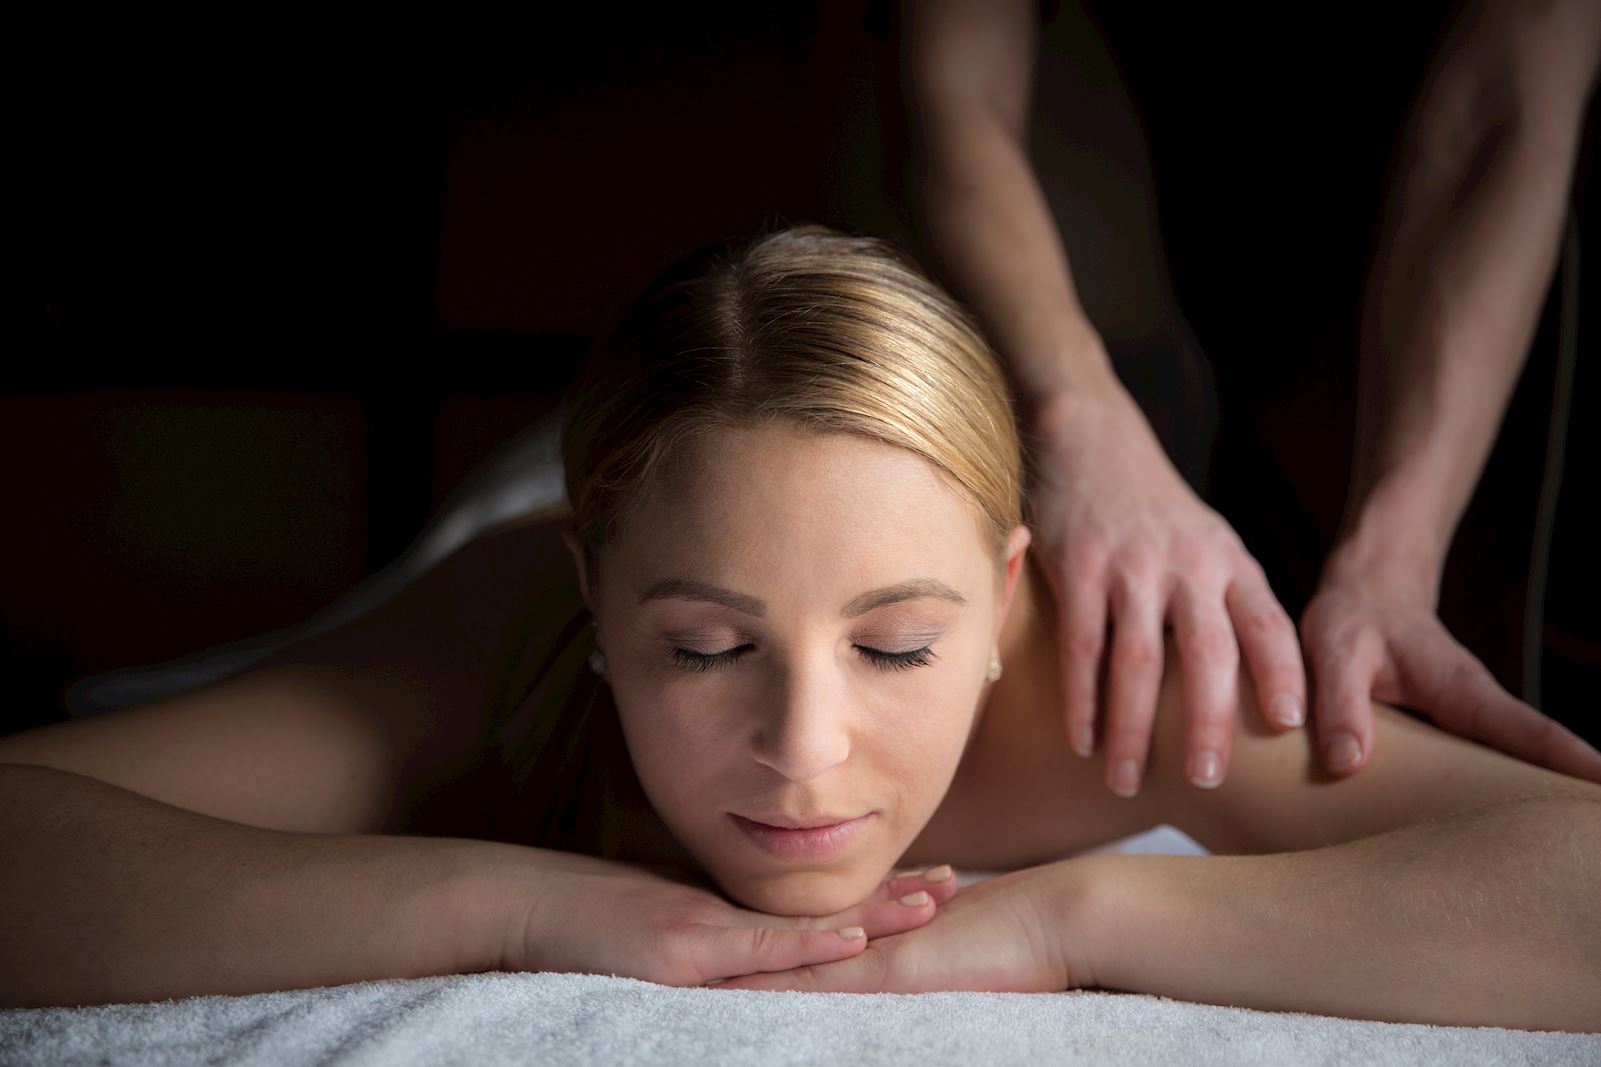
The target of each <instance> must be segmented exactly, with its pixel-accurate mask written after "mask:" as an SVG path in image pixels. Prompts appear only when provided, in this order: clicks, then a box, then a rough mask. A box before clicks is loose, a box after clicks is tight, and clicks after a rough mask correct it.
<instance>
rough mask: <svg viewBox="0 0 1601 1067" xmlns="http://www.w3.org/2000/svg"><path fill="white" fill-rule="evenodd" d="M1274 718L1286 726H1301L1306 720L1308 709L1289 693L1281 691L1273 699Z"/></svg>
mask: <svg viewBox="0 0 1601 1067" xmlns="http://www.w3.org/2000/svg"><path fill="white" fill-rule="evenodd" d="M1273 718H1275V719H1277V720H1278V721H1279V723H1281V724H1282V725H1284V726H1299V725H1301V724H1302V723H1303V722H1305V721H1306V709H1305V708H1303V707H1301V702H1300V701H1299V700H1297V699H1295V698H1294V697H1292V696H1291V695H1290V694H1288V693H1280V694H1279V696H1278V699H1276V700H1274V701H1273Z"/></svg>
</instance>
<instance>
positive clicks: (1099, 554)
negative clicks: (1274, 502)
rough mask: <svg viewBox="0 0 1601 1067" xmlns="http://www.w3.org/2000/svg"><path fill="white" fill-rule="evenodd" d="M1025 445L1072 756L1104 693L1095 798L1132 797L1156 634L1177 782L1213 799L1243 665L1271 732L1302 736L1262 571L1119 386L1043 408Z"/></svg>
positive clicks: (1289, 630) (1283, 629)
mask: <svg viewBox="0 0 1601 1067" xmlns="http://www.w3.org/2000/svg"><path fill="white" fill-rule="evenodd" d="M1034 430H1035V435H1036V448H1037V453H1038V457H1039V459H1038V462H1039V468H1040V469H1039V477H1038V483H1039V485H1038V491H1037V493H1036V498H1035V503H1034V519H1035V523H1036V526H1037V530H1036V532H1037V534H1038V537H1039V540H1040V543H1041V545H1042V548H1041V556H1042V559H1041V562H1042V566H1043V569H1044V572H1045V574H1046V576H1047V577H1048V579H1049V580H1050V582H1051V585H1052V587H1053V589H1054V591H1055V593H1056V597H1057V605H1058V609H1059V617H1060V619H1061V628H1060V633H1061V641H1062V652H1061V661H1062V692H1063V697H1064V700H1065V702H1066V705H1067V707H1066V718H1067V731H1068V740H1069V743H1070V744H1071V745H1072V746H1073V749H1074V751H1076V752H1077V753H1078V754H1079V755H1081V756H1089V755H1091V754H1092V752H1093V751H1094V745H1095V717H1096V708H1097V707H1098V706H1099V705H1098V699H1099V698H1101V694H1099V693H1098V692H1097V689H1098V687H1099V686H1100V685H1101V684H1103V683H1102V679H1103V678H1104V679H1105V681H1104V684H1105V686H1106V690H1107V691H1106V693H1105V694H1104V704H1105V707H1106V721H1105V723H1104V725H1103V732H1102V737H1103V741H1104V745H1105V767H1106V776H1107V785H1108V786H1109V787H1110V788H1111V789H1112V790H1113V791H1114V792H1116V793H1119V794H1121V795H1125V796H1132V795H1133V794H1134V792H1135V791H1137V789H1138V787H1139V783H1140V779H1141V777H1142V774H1143V770H1144V767H1145V758H1146V753H1147V751H1148V749H1149V747H1150V739H1151V730H1152V722H1153V720H1154V718H1155V714H1156V699H1157V693H1158V690H1159V688H1160V686H1161V681H1162V665H1163V629H1164V623H1166V624H1170V625H1171V626H1172V628H1173V634H1174V638H1175V641H1176V644H1177V646H1178V649H1179V659H1180V664H1181V669H1182V672H1183V693H1184V714H1185V717H1186V719H1187V720H1188V729H1187V744H1186V753H1187V756H1186V760H1187V763H1186V767H1185V777H1186V778H1188V779H1189V780H1190V781H1192V782H1194V783H1195V784H1196V785H1199V786H1205V787H1212V786H1216V785H1218V784H1219V783H1220V782H1222V780H1223V777H1224V775H1225V773H1226V772H1227V770H1228V761H1229V750H1230V738H1231V737H1232V736H1233V731H1234V722H1233V716H1234V709H1235V707H1236V703H1237V701H1236V693H1235V689H1236V678H1237V671H1238V668H1239V661H1240V657H1241V655H1242V654H1243V656H1244V658H1245V663H1246V667H1247V668H1248V670H1249V671H1250V677H1251V680H1252V681H1253V683H1254V684H1255V686H1256V690H1257V692H1258V693H1260V694H1262V708H1263V710H1264V711H1265V712H1266V713H1267V717H1268V720H1269V722H1270V723H1272V724H1273V725H1275V726H1278V727H1281V728H1290V727H1293V726H1298V725H1300V724H1301V723H1302V722H1303V721H1305V707H1306V675H1305V671H1304V668H1303V667H1302V663H1301V650H1300V646H1299V644H1298V643H1297V641H1296V636H1295V627H1294V624H1293V623H1292V622H1291V621H1290V618H1289V616H1288V614H1287V613H1286V612H1285V611H1284V609H1283V608H1282V607H1280V606H1279V602H1278V599H1277V598H1276V597H1275V596H1274V595H1273V591H1272V590H1271V589H1270V588H1269V586H1268V583H1267V579H1266V577H1265V576H1264V574H1263V572H1262V568H1261V566H1260V565H1258V564H1257V562H1256V560H1255V559H1253V558H1252V557H1251V555H1250V553H1249V552H1247V551H1246V549H1245V546H1244V545H1243V544H1242V543H1241V541H1240V539H1239V537H1238V536H1237V535H1236V534H1235V533H1234V530H1233V529H1232V528H1231V527H1230V526H1229V525H1228V523H1227V522H1225V521H1224V520H1223V518H1222V517H1221V516H1219V515H1218V514H1217V513H1216V512H1215V511H1213V510H1212V509H1211V508H1209V507H1207V506H1206V505H1205V504H1204V503H1202V502H1201V500H1200V499H1199V498H1198V497H1196V495H1195V494H1194V493H1193V492H1192V491H1191V490H1190V488H1189V486H1188V485H1187V484H1185V482H1184V480H1183V478H1182V477H1180V475H1179V473H1178V472H1177V471H1176V470H1175V469H1174V468H1173V465H1172V464H1171V463H1170V462H1169V461H1168V459H1167V456H1166V455H1165V454H1164V453H1163V451H1162V446H1161V444H1160V443H1159V442H1158V441H1157V439H1156V436H1155V435H1154V434H1153V433H1152V432H1151V429H1150V426H1149V424H1148V423H1147V422H1146V421H1145V417H1144V415H1143V413H1141V411H1140V410H1139V407H1138V405H1136V404H1135V403H1134V401H1133V399H1132V398H1131V397H1129V396H1128V394H1127V393H1125V392H1123V391H1122V390H1121V388H1120V387H1116V386H1112V387H1110V388H1108V389H1104V390H1101V391H1099V392H1094V393H1090V392H1085V391H1082V390H1081V391H1078V392H1074V393H1060V394H1057V397H1056V398H1055V399H1053V400H1050V401H1048V402H1047V403H1045V404H1043V405H1040V406H1039V408H1038V413H1037V415H1036V418H1035V420H1034ZM1108 623H1110V626H1108ZM1103 657H1104V658H1105V661H1106V667H1107V669H1106V673H1105V675H1102V673H1101V666H1102V660H1103Z"/></svg>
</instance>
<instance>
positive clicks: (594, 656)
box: [589, 648, 606, 678]
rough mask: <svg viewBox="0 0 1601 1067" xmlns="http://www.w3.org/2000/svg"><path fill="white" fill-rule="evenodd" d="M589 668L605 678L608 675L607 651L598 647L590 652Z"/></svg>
mask: <svg viewBox="0 0 1601 1067" xmlns="http://www.w3.org/2000/svg"><path fill="white" fill-rule="evenodd" d="M589 669H590V670H592V671H594V672H595V673H596V674H598V675H600V676H601V677H602V678H604V677H605V676H606V653H604V652H602V651H601V650H600V649H598V648H597V649H595V651H593V652H591V653H590V654H589Z"/></svg>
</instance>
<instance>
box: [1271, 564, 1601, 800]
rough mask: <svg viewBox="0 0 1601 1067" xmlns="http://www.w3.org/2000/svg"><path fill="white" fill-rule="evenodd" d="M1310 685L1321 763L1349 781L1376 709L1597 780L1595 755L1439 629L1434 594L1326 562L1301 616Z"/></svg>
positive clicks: (1600, 776) (1368, 745)
mask: <svg viewBox="0 0 1601 1067" xmlns="http://www.w3.org/2000/svg"><path fill="white" fill-rule="evenodd" d="M1301 640H1302V641H1303V643H1304V644H1305V646H1306V658H1307V662H1308V664H1309V665H1310V666H1311V668H1312V677H1313V679H1314V683H1315V685H1316V698H1315V700H1314V702H1313V705H1312V707H1313V717H1314V718H1315V719H1316V721H1317V735H1318V748H1319V750H1320V751H1321V752H1322V754H1323V762H1324V765H1325V766H1327V767H1328V769H1329V771H1330V772H1331V773H1333V774H1337V775H1349V774H1355V773H1356V772H1357V771H1358V770H1360V769H1361V768H1362V767H1363V765H1365V764H1366V763H1367V761H1368V759H1369V757H1370V756H1372V754H1373V701H1375V700H1377V701H1382V702H1383V703H1386V704H1392V705H1395V706H1397V707H1403V708H1407V709H1410V710H1413V711H1417V712H1420V713H1422V714H1425V715H1427V716H1428V717H1429V718H1430V719H1432V720H1433V721H1434V723H1435V724H1436V725H1437V726H1439V727H1441V728H1442V729H1445V730H1450V731H1451V732H1452V733H1455V734H1460V735H1462V736H1463V737H1471V738H1473V739H1474V740H1476V741H1482V742H1483V743H1485V744H1487V745H1491V746H1493V747H1495V748H1498V749H1500V750H1501V751H1503V752H1506V753H1508V754H1510V755H1513V756H1517V757H1518V758H1519V759H1522V760H1525V761H1527V762H1529V763H1533V764H1537V765H1539V766H1542V767H1548V768H1550V769H1551V770H1553V771H1559V772H1561V773H1563V774H1570V775H1573V776H1574V777H1576V778H1587V779H1589V780H1590V781H1592V782H1601V752H1597V751H1596V750H1595V749H1594V748H1592V747H1591V746H1590V745H1589V744H1587V743H1586V742H1585V741H1584V740H1583V739H1582V738H1580V737H1579V736H1578V735H1577V734H1574V733H1573V732H1572V731H1570V730H1568V729H1567V728H1566V727H1564V726H1563V725H1562V724H1560V723H1558V722H1556V721H1554V720H1552V719H1550V718H1548V717H1547V716H1545V715H1543V714H1541V713H1540V712H1538V711H1536V710H1535V709H1534V708H1532V707H1530V706H1529V705H1527V704H1525V703H1524V702H1523V701H1521V700H1519V699H1517V698H1516V697H1514V696H1513V695H1512V694H1511V693H1508V692H1507V691H1506V690H1505V689H1502V688H1501V686H1500V684H1499V683H1498V682H1497V681H1496V680H1495V676H1494V675H1493V674H1491V673H1490V670H1489V668H1487V667H1486V666H1485V665H1484V664H1483V663H1481V662H1480V661H1479V660H1478V658H1477V657H1475V656H1474V655H1473V653H1471V652H1469V651H1468V650H1467V649H1466V648H1464V647H1463V646H1462V644H1461V643H1460V642H1458V641H1457V640H1456V639H1455V638H1453V637H1452V636H1451V634H1450V633H1449V632H1448V631H1447V630H1446V628H1445V626H1444V624H1443V623H1441V622H1440V619H1439V616H1438V615H1437V614H1436V613H1435V608H1434V602H1433V597H1432V593H1431V590H1430V589H1429V588H1428V587H1427V586H1426V585H1425V584H1422V583H1419V582H1409V581H1407V580H1405V578H1404V577H1402V576H1396V577H1393V578H1389V579H1381V578H1379V577H1377V576H1376V575H1375V573H1374V572H1372V571H1371V570H1365V569H1361V568H1351V567H1346V566H1344V565H1342V563H1341V560H1340V553H1339V552H1338V551H1336V553H1335V554H1334V555H1333V556H1332V557H1331V561H1330V566H1329V567H1327V568H1326V569H1325V571H1324V576H1323V580H1322V582H1321V584H1320V585H1319V587H1318V592H1317V595H1316V596H1314V597H1313V598H1312V601H1311V603H1309V604H1308V605H1307V608H1306V613H1305V614H1304V615H1303V616H1302V618H1301Z"/></svg>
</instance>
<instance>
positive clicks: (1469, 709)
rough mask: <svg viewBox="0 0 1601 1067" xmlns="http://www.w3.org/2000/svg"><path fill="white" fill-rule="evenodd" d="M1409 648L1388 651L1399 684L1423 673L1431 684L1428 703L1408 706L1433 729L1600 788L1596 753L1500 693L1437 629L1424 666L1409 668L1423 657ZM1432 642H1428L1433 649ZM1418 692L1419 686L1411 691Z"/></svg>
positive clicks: (1599, 754) (1467, 655) (1469, 657)
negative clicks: (1430, 721)
mask: <svg viewBox="0 0 1601 1067" xmlns="http://www.w3.org/2000/svg"><path fill="white" fill-rule="evenodd" d="M1420 643H1421V642H1409V643H1408V645H1407V646H1403V647H1401V648H1394V647H1392V650H1391V655H1392V656H1393V657H1395V658H1396V659H1398V660H1399V663H1398V670H1397V673H1398V674H1400V675H1401V676H1402V677H1403V678H1407V677H1408V676H1409V675H1415V674H1419V673H1424V672H1427V673H1428V674H1430V675H1432V676H1433V678H1434V681H1435V684H1434V685H1433V686H1432V687H1430V688H1432V690H1433V692H1432V694H1431V695H1432V699H1429V700H1427V701H1426V703H1425V702H1419V701H1412V702H1409V703H1411V704H1412V705H1414V710H1417V711H1420V712H1422V713H1423V714H1425V715H1427V716H1429V717H1430V718H1431V719H1433V720H1434V722H1435V723H1436V724H1438V725H1439V726H1441V727H1442V728H1444V729H1446V730H1450V731H1451V732H1452V733H1455V734H1460V735H1462V736H1463V737H1471V738H1473V739H1474V740H1476V741H1482V742H1484V743H1485V744H1487V745H1491V746H1493V747H1495V748H1498V749H1500V750H1501V751H1502V752H1506V753H1508V754H1509V755H1513V756H1516V757H1518V758H1519V759H1522V760H1525V761H1527V762H1529V763H1533V764H1536V765H1538V766H1541V767H1546V768H1549V769H1550V770H1553V771H1557V772H1558V773H1561V774H1568V775H1572V776H1573V777H1575V778H1583V779H1586V780H1588V781H1592V782H1601V752H1597V751H1596V750H1595V749H1594V748H1593V747H1592V746H1591V745H1590V744H1589V743H1588V742H1586V741H1585V740H1584V739H1583V738H1581V737H1579V736H1578V735H1577V734H1575V733H1574V732H1573V731H1571V730H1569V729H1568V728H1567V727H1565V726H1563V725H1562V724H1561V723H1559V722H1557V721H1556V720H1554V719H1552V718H1550V717H1549V716H1547V715H1545V714H1543V713H1541V712H1540V711H1538V710H1536V709H1535V708H1533V707H1530V706H1529V705H1528V704H1525V703H1524V702H1523V701H1521V700H1519V699H1518V698H1517V697H1515V696H1513V695H1512V694H1511V693H1508V692H1507V691H1506V690H1505V689H1503V688H1501V684H1500V683H1499V682H1497V681H1496V680H1495V675H1494V674H1492V673H1491V672H1490V669H1489V668H1488V667H1486V666H1485V665H1484V664H1483V662H1482V661H1480V660H1479V659H1478V658H1477V657H1475V656H1474V655H1473V654H1472V653H1471V652H1469V651H1468V650H1467V649H1466V648H1464V647H1463V646H1462V645H1460V644H1459V643H1457V642H1456V640H1455V639H1453V638H1450V637H1448V636H1447V634H1446V631H1445V629H1444V627H1443V626H1442V627H1441V628H1440V634H1439V641H1438V644H1439V646H1441V647H1438V648H1434V649H1430V650H1429V652H1430V653H1432V655H1428V657H1427V658H1428V659H1429V663H1428V665H1426V666H1425V665H1419V664H1415V663H1414V662H1413V660H1415V659H1420V658H1424V653H1422V652H1414V651H1413V649H1412V647H1411V645H1413V644H1420ZM1433 643H1434V642H1431V644H1433ZM1415 688H1418V689H1423V688H1425V687H1424V685H1422V684H1418V685H1415Z"/></svg>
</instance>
